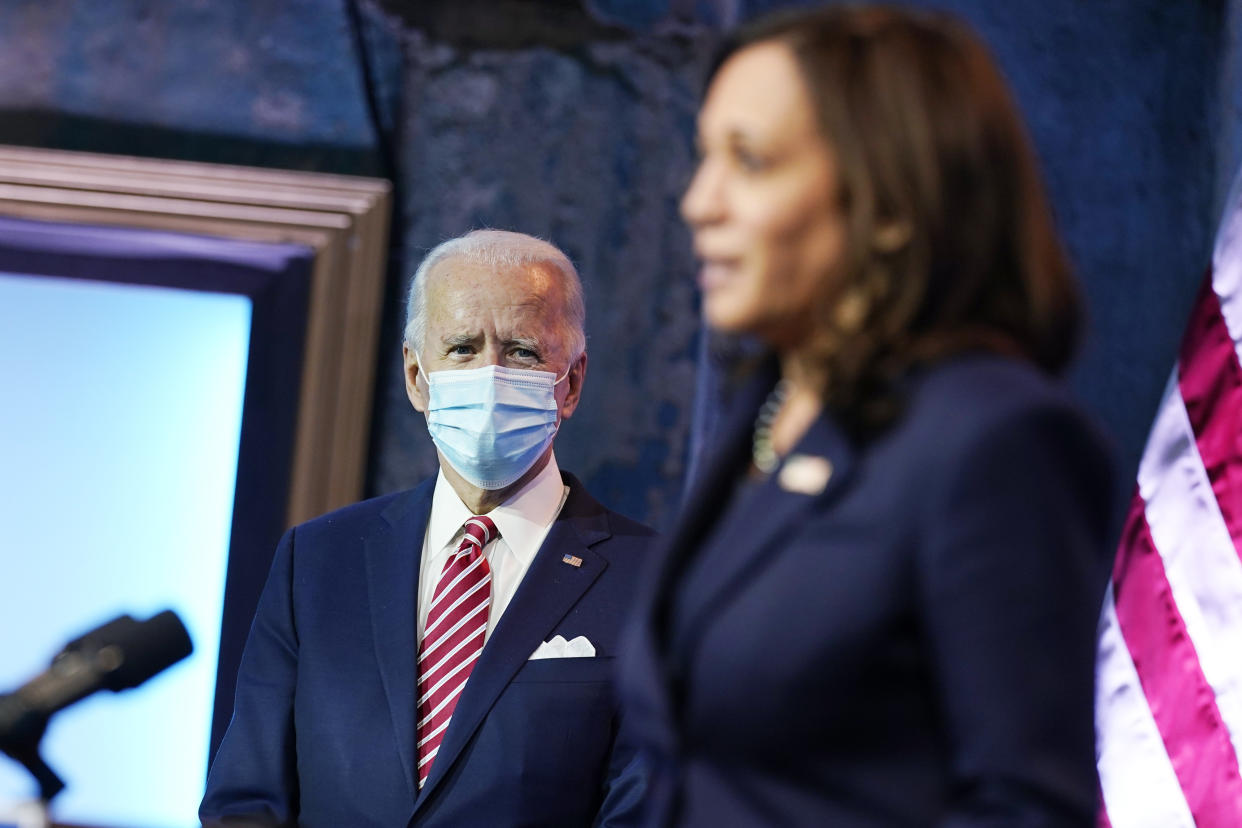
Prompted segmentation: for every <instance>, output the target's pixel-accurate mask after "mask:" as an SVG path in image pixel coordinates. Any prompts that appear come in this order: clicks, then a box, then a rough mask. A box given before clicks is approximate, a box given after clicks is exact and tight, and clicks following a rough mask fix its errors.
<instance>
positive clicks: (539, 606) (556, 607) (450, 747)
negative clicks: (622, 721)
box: [415, 475, 611, 811]
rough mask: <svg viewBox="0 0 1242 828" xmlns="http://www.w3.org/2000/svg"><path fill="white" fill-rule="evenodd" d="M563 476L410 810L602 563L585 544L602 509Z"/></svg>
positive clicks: (602, 532) (600, 532) (604, 531)
mask: <svg viewBox="0 0 1242 828" xmlns="http://www.w3.org/2000/svg"><path fill="white" fill-rule="evenodd" d="M565 478H566V482H567V483H569V485H570V494H569V498H568V500H567V501H566V503H565V506H564V507H563V508H562V510H561V514H560V516H558V517H557V519H556V521H555V522H554V523H553V524H552V528H551V530H549V532H548V536H547V538H545V539H544V542H543V546H541V547H540V548H539V551H538V552H537V553H536V555H535V559H534V560H533V561H531V564H530V569H528V570H527V571H526V575H525V577H523V578H522V583H521V585H520V586H519V587H518V590H517V592H516V593H514V596H513V599H512V600H511V601H510V602H509V606H508V607H507V608H506V609H505V614H504V615H503V616H501V619H500V622H499V623H498V624H497V625H496V628H495V629H494V630H493V631H492V635H491V637H490V638H489V639H488V641H487V644H486V646H484V647H483V652H482V653H481V654H480V655H479V660H478V661H477V662H476V663H475V665H474V670H473V671H472V672H471V673H470V679H469V680H468V681H467V682H466V686H465V687H464V688H463V689H462V692H461V698H459V699H458V701H457V707H456V709H454V711H453V717H452V719H450V720H449V726H448V728H447V729H446V730H445V731H444V740H443V741H442V742H441V743H440V752H439V753H437V754H436V759H435V762H434V763H433V764H432V766H431V775H430V776H428V777H427V782H426V784H425V785H423V790H422V793H421V795H420V796H419V799H418V803H417V804H416V806H415V810H416V811H417V809H418V806H419V805H421V804H422V803H423V802H426V801H427V799H428V798H429V797H430V796H431V795H432V793H433V792H434V791H435V789H436V788H437V787H438V786H439V784H440V781H441V780H442V779H444V777H445V775H446V774H447V773H448V772H449V770H450V769H451V768H452V766H453V763H454V762H455V761H456V760H457V757H458V755H459V754H460V753H461V751H462V749H463V748H464V747H465V746H466V745H467V744H468V743H469V741H470V739H471V737H473V736H474V732H475V731H476V730H477V729H478V727H479V725H480V724H481V723H482V722H483V719H484V717H486V716H487V713H488V711H490V710H491V709H492V706H493V705H494V704H495V703H496V699H497V698H498V697H499V696H500V694H501V693H502V692H504V689H505V688H506V687H507V686H508V685H509V681H510V680H511V679H512V678H513V676H514V674H516V673H517V671H518V670H520V669H521V668H522V666H523V665H524V664H526V661H527V659H529V658H530V655H531V653H533V652H534V651H535V648H536V647H538V646H539V645H540V644H541V643H542V642H543V641H544V640H545V639H546V638H547V636H548V634H549V633H551V632H552V630H554V629H555V628H556V626H557V624H558V623H559V622H560V621H561V619H562V618H564V617H565V616H566V614H568V613H569V611H570V610H571V609H572V608H573V606H574V604H576V603H578V599H579V598H581V597H582V595H583V593H585V592H586V591H587V589H589V588H590V586H591V584H593V583H595V580H596V579H597V578H598V577H599V576H600V575H601V574H602V573H603V571H604V570H605V569H606V568H607V567H608V561H607V560H606V559H605V558H604V557H603V556H602V555H600V554H598V553H596V552H593V551H592V550H591V549H589V548H588V547H590V546H592V545H594V544H596V543H598V542H599V541H601V540H603V539H605V538H607V537H608V536H609V535H610V534H611V533H610V532H609V530H608V522H607V517H606V516H605V514H604V511H603V508H602V507H601V506H600V505H599V504H598V503H596V502H595V501H594V500H593V499H592V498H591V497H590V496H589V495H587V494H586V492H585V491H584V490H583V489H582V484H581V483H579V482H578V481H577V480H575V479H574V478H573V477H572V476H570V475H565ZM567 554H568V555H575V556H577V557H579V558H581V559H582V565H581V566H569V565H567V564H565V563H564V562H563V561H562V560H561V559H562V557H563V556H564V555H567Z"/></svg>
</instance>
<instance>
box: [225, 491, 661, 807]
mask: <svg viewBox="0 0 1242 828" xmlns="http://www.w3.org/2000/svg"><path fill="white" fill-rule="evenodd" d="M564 477H565V482H566V484H567V485H569V487H570V494H569V497H568V498H567V500H566V502H565V504H564V506H563V508H562V509H561V512H560V515H559V516H558V517H557V519H556V521H555V522H554V524H553V526H552V528H551V529H550V531H549V533H548V536H547V539H546V540H545V541H544V544H543V546H542V547H541V548H540V549H539V552H538V553H537V554H536V556H535V558H534V560H533V561H532V562H531V565H530V568H529V570H528V571H527V573H526V576H525V577H524V578H523V580H522V583H521V584H520V586H519V587H518V590H517V592H516V593H515V594H514V596H513V599H512V601H511V602H510V604H509V606H508V607H507V609H506V610H505V614H504V615H503V616H502V617H501V619H500V621H499V623H498V624H497V625H496V627H495V629H494V630H493V632H492V635H491V636H490V637H489V639H488V641H487V645H486V646H485V647H484V649H483V653H482V655H480V657H479V660H478V662H477V663H476V664H475V667H474V670H473V672H472V674H471V676H470V680H469V681H468V682H467V683H466V686H465V689H464V690H463V691H462V695H461V698H460V700H459V701H458V705H457V708H456V710H455V712H454V714H453V717H452V719H451V721H450V724H449V727H448V729H447V730H446V731H445V735H444V741H443V742H442V744H441V747H440V752H439V753H438V754H437V756H436V761H435V763H434V765H433V767H432V771H431V775H430V777H429V778H428V780H427V783H426V785H425V786H424V787H423V789H422V791H421V792H420V791H419V790H418V788H417V785H416V781H415V764H416V762H417V752H416V750H415V707H416V695H415V687H416V685H417V680H418V679H417V675H416V652H417V644H416V640H415V638H416V633H415V611H416V599H415V596H416V595H417V594H418V573H419V558H420V550H421V549H422V544H423V535H424V531H425V529H426V525H427V520H428V518H429V515H430V511H431V495H432V491H433V489H434V483H435V481H434V480H428V481H426V482H425V483H423V484H422V485H421V486H419V487H418V488H416V489H413V490H411V491H408V492H404V493H401V494H397V495H390V496H386V497H380V498H377V499H374V500H369V501H366V502H363V503H359V504H355V505H353V506H349V507H346V508H344V509H341V510H339V511H336V512H332V513H330V514H327V515H324V516H323V517H320V518H317V519H315V520H312V521H309V522H308V523H305V524H302V525H301V526H297V527H295V528H294V529H291V530H289V532H287V533H286V535H285V537H284V538H283V539H282V540H281V542H280V546H279V547H278V549H277V552H276V556H275V560H274V563H273V566H272V572H271V575H270V577H269V579H268V582H267V585H266V586H265V588H264V592H263V596H262V598H261V600H260V602H259V609H258V612H257V615H256V618H255V621H254V626H253V628H252V629H251V633H250V638H249V640H248V642H247V644H246V650H245V654H244V656H243V658H242V664H241V669H240V672H239V675H238V681H237V698H236V705H235V711H234V715H233V720H232V722H231V724H230V725H229V729H228V732H227V733H226V734H225V737H224V740H223V742H222V743H221V746H220V750H219V753H218V754H217V756H216V758H215V761H214V762H213V764H212V768H211V772H210V774H209V778H208V782H207V792H206V796H205V798H204V800H203V804H202V807H201V811H200V816H201V817H202V818H203V820H204V822H205V823H208V824H214V823H215V822H217V821H226V822H227V821H228V819H229V818H231V817H237V818H240V819H238V821H239V822H242V823H243V824H256V823H257V824H264V825H266V824H273V823H274V824H295V823H296V824H298V825H303V826H313V827H315V828H370V826H375V828H380V827H381V826H382V827H383V828H404V827H405V826H407V825H417V826H587V825H591V824H593V823H595V824H600V825H621V824H627V820H628V819H630V818H631V817H632V816H633V814H634V812H635V809H636V807H637V806H638V804H639V803H640V801H641V799H642V797H643V794H644V786H645V777H644V773H643V769H642V767H641V766H640V765H639V764H638V763H637V762H636V761H635V756H634V751H633V749H632V747H631V745H630V744H629V743H628V742H627V741H626V739H625V737H624V735H622V736H621V737H620V738H618V731H619V727H620V721H619V714H618V708H617V704H616V693H615V688H614V683H613V680H612V677H613V669H614V668H613V665H614V655H615V653H616V645H617V638H618V637H619V634H620V626H621V621H622V617H623V615H624V614H625V613H626V612H627V611H628V610H629V608H630V607H631V604H632V597H633V591H634V587H635V586H636V575H637V573H638V571H639V565H640V561H641V559H642V558H643V557H644V554H643V553H644V552H645V550H646V548H647V546H648V544H649V540H650V536H651V531H650V530H649V529H647V528H646V527H644V526H641V525H639V524H637V523H634V522H633V521H631V520H629V519H627V518H625V517H622V516H621V515H618V514H616V513H615V512H611V511H609V510H607V509H605V508H604V507H603V506H601V505H600V504H599V503H598V502H596V501H595V500H594V499H593V498H592V497H591V496H590V495H589V494H587V493H586V491H585V489H583V487H582V484H581V483H579V482H578V481H577V480H576V479H574V478H573V477H572V476H570V475H565V476H564ZM565 555H573V556H575V557H577V558H580V559H581V561H582V563H581V565H580V566H574V565H572V564H570V563H566V562H565V561H563V560H562V558H563V556H565ZM558 634H559V635H563V636H564V637H565V638H566V639H567V640H568V639H572V638H574V637H576V636H579V635H585V636H586V637H587V638H588V639H589V640H590V641H591V642H592V643H593V644H594V646H595V650H596V657H595V658H559V659H540V660H536V661H528V660H527V659H528V658H529V656H530V655H531V653H532V652H533V651H534V650H535V648H536V647H538V646H539V644H540V643H541V642H543V641H545V640H547V639H549V638H551V637H552V636H554V635H558Z"/></svg>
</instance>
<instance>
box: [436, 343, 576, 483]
mask: <svg viewBox="0 0 1242 828" xmlns="http://www.w3.org/2000/svg"><path fill="white" fill-rule="evenodd" d="M568 375H569V372H568V371H567V372H565V376H568ZM565 376H562V377H561V378H560V379H557V378H556V374H554V373H552V372H551V371H531V370H527V369H523V368H505V367H503V366H500V365H489V366H487V367H486V368H468V369H464V370H455V371H432V372H430V373H427V374H426V377H427V388H428V402H427V430H428V431H430V432H431V439H432V441H433V442H434V443H435V444H436V448H438V449H439V450H440V453H441V454H443V455H444V458H445V459H446V460H448V462H449V464H450V465H451V466H452V467H453V468H454V469H455V470H456V471H457V473H458V474H460V475H461V476H462V477H463V478H465V479H466V480H467V481H468V482H469V483H470V484H471V485H474V486H477V487H479V488H480V489H489V490H495V489H503V488H504V487H505V486H508V485H510V484H511V483H513V482H515V481H516V480H517V479H518V478H519V477H521V476H522V475H524V474H526V472H527V470H528V469H530V467H531V466H533V465H534V464H535V461H536V460H538V459H539V458H540V457H541V456H542V455H543V452H544V451H545V450H546V449H547V447H548V446H549V445H551V443H552V438H553V437H555V436H556V429H557V406H556V397H555V389H556V386H557V384H558V383H560V382H561V380H563V379H565Z"/></svg>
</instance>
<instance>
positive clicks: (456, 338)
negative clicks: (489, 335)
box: [440, 333, 481, 348]
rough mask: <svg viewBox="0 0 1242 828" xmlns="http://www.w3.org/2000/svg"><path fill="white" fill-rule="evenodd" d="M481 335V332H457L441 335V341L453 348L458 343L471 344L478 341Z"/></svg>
mask: <svg viewBox="0 0 1242 828" xmlns="http://www.w3.org/2000/svg"><path fill="white" fill-rule="evenodd" d="M480 336H481V334H477V333H455V334H449V335H448V336H443V337H440V341H441V342H443V343H444V344H445V345H447V346H449V347H450V348H451V347H454V346H457V345H469V344H471V343H473V342H477V341H478V340H479V337H480Z"/></svg>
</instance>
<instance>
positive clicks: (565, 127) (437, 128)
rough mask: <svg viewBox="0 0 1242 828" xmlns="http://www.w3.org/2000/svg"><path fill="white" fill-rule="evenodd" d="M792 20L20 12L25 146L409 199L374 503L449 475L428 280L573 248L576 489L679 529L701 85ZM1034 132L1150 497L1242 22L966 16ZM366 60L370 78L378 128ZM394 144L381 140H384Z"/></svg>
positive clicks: (1231, 136)
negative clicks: (426, 345)
mask: <svg viewBox="0 0 1242 828" xmlns="http://www.w3.org/2000/svg"><path fill="white" fill-rule="evenodd" d="M777 5H784V3H781V2H775V1H774V0H767V1H766V2H761V0H751V1H750V2H744V0H663V2H658V1H657V0H648V2H633V0H628V1H627V0H589V2H584V3H581V4H578V3H572V2H553V0H549V1H548V2H546V3H544V4H537V3H531V2H519V1H518V0H496V1H495V2H490V3H484V2H482V0H474V2H468V1H467V0H445V1H444V2H442V3H432V2H421V3H418V2H414V0H408V2H405V1H404V0H403V1H402V2H398V0H387V2H385V3H384V5H383V7H380V6H374V5H371V4H369V3H367V4H364V8H363V9H362V13H361V14H360V16H359V18H360V20H361V23H362V35H363V37H362V39H361V43H362V47H363V48H362V49H360V48H359V42H358V40H356V39H355V37H354V32H353V31H352V30H351V26H350V22H351V17H350V7H349V6H348V5H347V4H346V3H345V2H343V0H229V1H228V2H224V1H223V0H179V2H175V3H166V2H155V1H154V0H150V1H149V2H143V1H142V0H98V2H93V3H79V2H75V0H5V2H3V3H0V142H10V143H22V144H31V145H41V146H50V147H64V148H71V149H86V150H97V151H107V152H127V153H132V154H140V155H150V156H163V157H178V158H192V159H200V160H207V161H228V162H233V163H250V164H258V165H267V166H280V167H290V168H299V169H322V170H327V171H332V172H346V173H360V174H385V173H386V172H387V171H390V170H391V171H392V174H393V175H394V176H395V178H396V183H397V186H398V196H399V209H398V213H397V226H396V228H395V231H396V232H395V234H394V249H393V255H394V269H393V276H392V278H391V280H390V281H391V283H390V286H389V290H388V302H389V305H388V313H387V314H386V316H385V324H384V331H383V338H384V350H383V352H382V353H381V354H379V355H378V356H377V359H378V360H379V380H380V385H379V388H378V389H377V396H376V419H375V433H374V437H373V447H372V456H371V464H370V474H369V478H368V488H369V491H370V492H371V493H379V492H383V491H389V490H392V489H396V488H399V487H403V486H407V485H410V484H412V483H413V482H415V481H416V480H418V479H420V478H421V477H422V476H423V475H425V474H427V473H428V472H429V471H430V470H431V469H432V468H434V463H435V460H434V453H433V451H432V449H431V446H430V442H429V440H428V439H427V437H426V432H425V429H424V428H423V426H422V423H421V420H420V419H419V418H418V417H416V416H415V415H414V413H413V412H412V411H411V410H410V409H409V405H408V402H407V401H406V399H405V395H404V390H403V388H402V386H401V377H400V369H399V362H398V354H399V330H400V324H399V317H400V311H399V304H400V298H401V292H402V282H403V277H404V275H405V274H406V273H408V272H409V271H410V270H411V269H412V267H413V266H414V264H416V262H417V259H418V257H419V255H420V253H421V251H423V250H424V249H426V248H427V247H429V246H431V245H433V244H435V243H436V242H438V241H440V240H441V239H443V238H446V237H448V236H451V235H456V234H458V233H461V232H463V231H465V230H468V229H470V228H472V227H477V226H483V225H489V226H496V227H511V228H514V229H519V230H524V231H527V232H532V233H536V234H539V235H544V236H547V237H550V238H552V239H553V240H554V241H556V242H558V243H559V244H561V245H562V246H564V247H565V248H566V250H567V251H568V252H569V253H570V254H571V255H572V256H573V257H574V259H575V260H576V261H577V262H578V264H579V266H580V268H581V270H582V272H583V276H584V280H585V282H586V287H587V293H588V312H589V315H590V320H589V325H588V327H589V331H588V333H589V335H590V354H591V363H590V372H589V377H588V384H587V397H586V401H585V403H584V405H583V407H582V408H581V409H580V412H579V414H578V416H576V417H575V418H574V420H573V421H572V422H571V423H569V424H568V425H567V426H566V428H565V429H564V431H563V433H562V436H561V438H560V440H559V442H558V447H559V449H558V455H559V456H560V458H561V463H562V465H563V466H565V467H567V468H571V469H573V470H575V471H576V472H577V473H578V474H579V475H580V476H582V477H583V478H584V480H585V481H586V482H587V483H588V485H589V486H590V487H591V488H592V489H593V490H594V491H595V492H596V494H597V495H599V496H600V497H601V498H603V499H604V500H606V501H608V502H610V503H612V504H614V505H616V506H618V507H619V508H621V509H622V510H624V511H628V512H630V513H631V514H633V515H635V516H636V517H639V518H643V519H646V520H649V521H652V522H655V523H657V524H664V523H666V522H667V520H668V519H669V516H670V514H671V512H672V509H673V508H674V505H675V499H676V497H677V493H678V491H679V487H680V481H681V477H682V475H683V473H684V462H685V446H686V442H687V438H688V433H689V421H690V417H689V410H690V401H691V396H692V391H693V386H694V373H695V360H694V341H695V336H696V333H697V331H698V321H697V309H696V299H695V296H694V294H693V290H692V286H691V269H692V262H691V260H690V257H689V252H688V243H687V236H686V233H685V231H684V229H683V228H682V227H681V225H680V223H679V221H678V219H677V216H676V203H677V199H678V197H679V195H680V192H681V189H682V188H683V186H684V184H685V182H686V180H687V178H688V175H689V173H690V167H691V152H690V134H691V128H692V123H693V115H694V109H695V106H696V100H697V95H698V86H699V81H698V73H697V69H696V66H697V63H698V61H699V60H701V58H702V56H703V55H704V54H705V53H706V51H707V50H708V48H709V46H710V42H711V39H712V37H713V35H714V34H715V32H717V31H718V30H719V29H720V28H721V27H723V26H727V25H729V24H731V23H733V22H736V21H737V20H738V19H741V18H743V17H746V16H748V15H750V14H752V13H755V12H756V11H759V10H762V9H764V8H769V7H773V6H777ZM926 5H931V6H937V7H942V8H949V9H952V10H955V11H957V12H959V13H961V14H963V15H964V16H966V17H967V18H968V19H970V20H971V21H972V22H974V23H975V24H976V25H977V27H978V28H979V29H980V30H981V31H982V33H983V35H984V36H985V38H986V39H987V40H988V41H989V42H990V43H991V44H992V46H993V48H994V50H995V52H996V54H997V56H998V58H999V60H1000V62H1001V64H1002V65H1003V67H1004V68H1005V70H1006V72H1007V73H1008V75H1009V77H1010V78H1011V80H1012V82H1013V85H1014V87H1015V89H1016V92H1017V95H1018V98H1019V101H1020V103H1021V105H1022V108H1023V109H1024V111H1025V112H1026V113H1027V116H1028V118H1029V121H1030V124H1031V130H1032V133H1033V136H1034V138H1035V142H1036V145H1037V147H1038V149H1039V153H1040V156H1041V158H1042V162H1043V166H1044V170H1045V172H1046V175H1047V180H1048V185H1049V189H1050V191H1051V194H1052V197H1053V200H1054V203H1055V205H1056V209H1057V213H1058V217H1059V220H1060V223H1061V227H1062V229H1063V231H1064V235H1065V237H1066V240H1067V243H1068V245H1069V248H1070V250H1071V252H1072V254H1073V256H1074V259H1075V261H1076V262H1077V264H1078V267H1079V271H1080V273H1081V276H1082V281H1083V284H1084V287H1085V292H1086V294H1087V297H1088V299H1089V302H1090V311H1091V315H1092V320H1093V329H1092V334H1091V337H1090V339H1089V341H1088V343H1087V347H1086V349H1085V351H1084V353H1083V356H1082V359H1081V360H1080V362H1079V364H1078V365H1077V367H1076V369H1075V371H1074V373H1073V375H1072V382H1073V383H1074V386H1075V388H1076V389H1077V390H1078V392H1079V393H1080V395H1081V396H1082V398H1083V399H1084V400H1085V401H1086V403H1087V404H1088V405H1089V406H1090V407H1091V408H1092V409H1093V410H1094V411H1096V412H1097V414H1098V415H1099V417H1100V418H1101V419H1102V420H1103V421H1104V422H1105V423H1106V425H1107V426H1108V428H1109V429H1110V430H1111V431H1112V432H1113V433H1114V435H1115V436H1116V439H1117V442H1118V445H1119V448H1120V450H1121V452H1122V455H1123V460H1124V465H1125V469H1124V471H1125V475H1126V476H1127V477H1129V476H1131V475H1132V474H1133V468H1134V464H1135V463H1136V461H1137V458H1138V454H1139V451H1140V450H1141V447H1142V442H1143V440H1144V437H1145V435H1146V431H1147V428H1148V425H1149V423H1150V418H1151V415H1152V413H1153V411H1154V408H1155V404H1156V401H1157V399H1158V397H1159V394H1160V391H1161V388H1162V386H1163V383H1164V380H1165V378H1166V377H1167V375H1168V372H1169V370H1170V368H1171V366H1172V361H1173V358H1174V355H1175V351H1176V343H1177V340H1178V338H1179V336H1180V334H1181V329H1182V326H1183V324H1184V320H1185V314H1186V311H1187V308H1188V306H1189V303H1190V300H1191V297H1192V295H1193V293H1194V290H1195V289H1196V287H1197V285H1198V282H1199V279H1200V277H1201V275H1202V272H1203V269H1204V267H1205V266H1206V264H1207V259H1208V253H1209V247H1210V242H1211V234H1212V230H1213V228H1214V226H1215V222H1216V219H1217V217H1216V215H1215V211H1216V209H1218V205H1219V204H1220V203H1221V201H1222V198H1223V191H1224V189H1225V187H1226V184H1227V181H1228V179H1229V177H1230V176H1231V175H1232V172H1233V168H1234V166H1235V165H1236V164H1237V163H1238V162H1239V160H1240V159H1242V150H1240V148H1239V144H1240V142H1242V130H1240V127H1239V124H1240V123H1242V115H1240V114H1239V109H1240V105H1242V92H1240V91H1239V90H1240V89H1242V85H1240V84H1239V82H1238V77H1239V71H1238V66H1239V63H1240V61H1242V58H1240V57H1239V46H1238V42H1239V35H1238V32H1237V27H1238V22H1239V16H1240V15H1239V11H1238V9H1239V7H1240V6H1242V0H1232V2H1230V3H1228V4H1226V3H1224V2H1221V0H1216V2H1210V1H1209V0H1186V1H1185V2H1180V3H1167V2H1163V0H1099V2H1093V3H1089V4H1088V3H1081V2H1078V1H1077V0H1046V2H1043V3H1039V4H1035V3H995V2H991V1H990V0H945V2H938V3H926ZM364 53H365V54H366V55H367V58H368V64H367V65H368V67H369V69H370V76H371V81H372V82H371V84H370V87H371V92H372V95H371V98H370V100H368V95H367V87H368V84H367V83H366V73H364V71H363V64H362V62H361V59H360V56H361V55H362V54H364ZM377 125H378V126H377Z"/></svg>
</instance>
